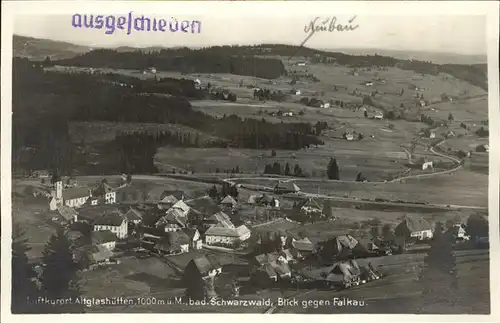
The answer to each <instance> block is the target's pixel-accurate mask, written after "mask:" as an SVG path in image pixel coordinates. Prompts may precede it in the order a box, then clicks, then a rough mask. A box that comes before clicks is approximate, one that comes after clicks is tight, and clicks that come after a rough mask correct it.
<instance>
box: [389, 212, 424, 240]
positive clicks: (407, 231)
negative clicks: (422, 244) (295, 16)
mask: <svg viewBox="0 0 500 323" xmlns="http://www.w3.org/2000/svg"><path fill="white" fill-rule="evenodd" d="M394 233H395V234H396V236H400V237H405V238H416V239H418V240H427V239H432V236H433V234H432V226H431V225H430V224H429V222H427V221H426V220H424V219H423V218H421V217H416V216H405V218H404V219H403V221H401V223H400V224H398V226H397V227H396V229H395V230H394Z"/></svg>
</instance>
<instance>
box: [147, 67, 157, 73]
mask: <svg viewBox="0 0 500 323" xmlns="http://www.w3.org/2000/svg"><path fill="white" fill-rule="evenodd" d="M148 72H149V73H152V74H156V68H155V67H150V68H148Z"/></svg>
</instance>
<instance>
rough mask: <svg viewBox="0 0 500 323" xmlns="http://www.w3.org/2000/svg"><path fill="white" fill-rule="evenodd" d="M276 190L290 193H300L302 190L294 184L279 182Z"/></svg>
mask: <svg viewBox="0 0 500 323" xmlns="http://www.w3.org/2000/svg"><path fill="white" fill-rule="evenodd" d="M274 189H275V190H278V191H290V192H299V191H300V188H299V187H298V186H297V185H296V184H295V183H293V182H291V181H288V182H278V184H276V186H275V187H274Z"/></svg>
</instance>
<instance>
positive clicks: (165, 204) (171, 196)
mask: <svg viewBox="0 0 500 323" xmlns="http://www.w3.org/2000/svg"><path fill="white" fill-rule="evenodd" d="M180 200H184V192H183V191H163V193H162V194H161V196H160V202H158V208H159V209H167V210H168V209H169V208H171V207H172V206H173V205H174V204H175V203H177V202H178V201H180Z"/></svg>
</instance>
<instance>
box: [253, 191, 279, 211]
mask: <svg viewBox="0 0 500 323" xmlns="http://www.w3.org/2000/svg"><path fill="white" fill-rule="evenodd" d="M248 204H253V205H259V206H269V207H274V208H279V207H280V201H279V200H278V199H276V198H274V197H272V196H270V195H266V194H262V195H251V196H250V197H249V198H248Z"/></svg>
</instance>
